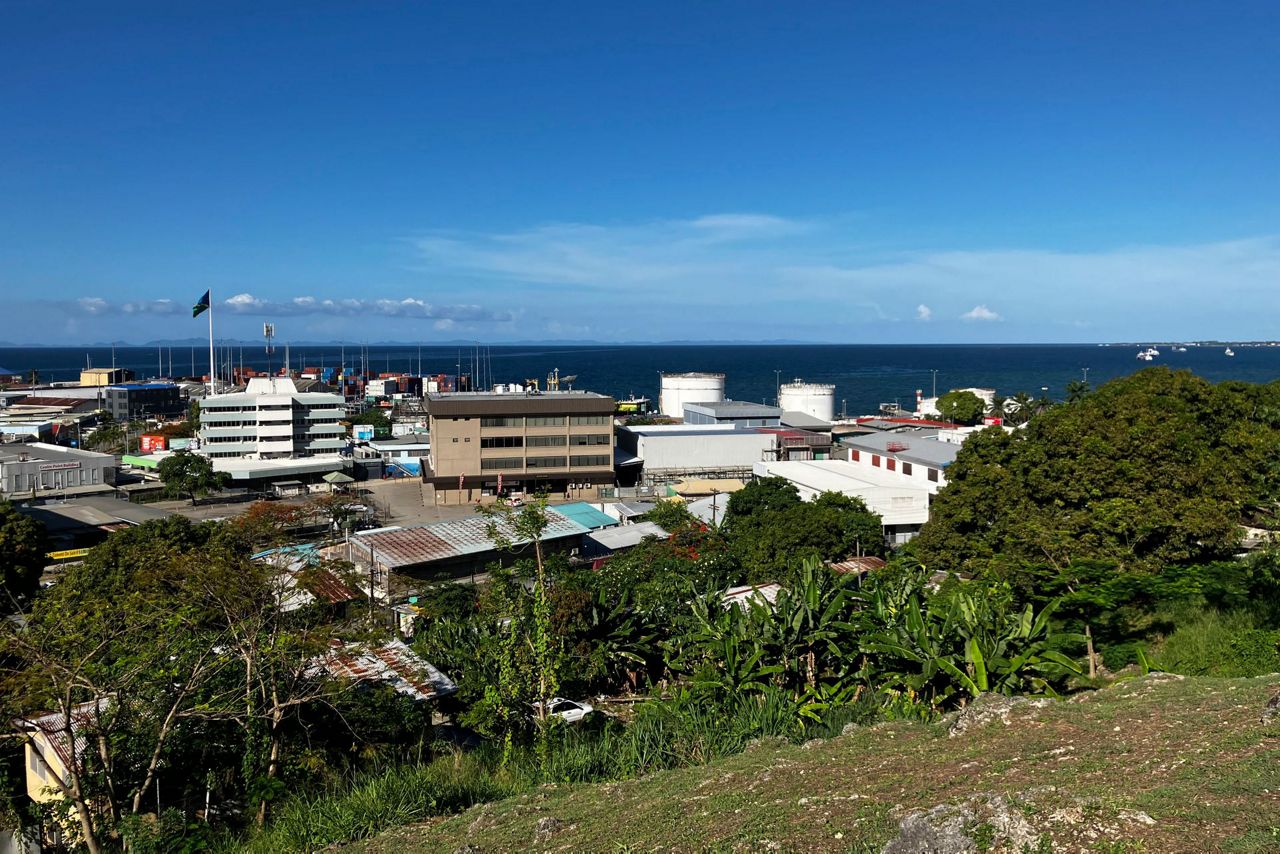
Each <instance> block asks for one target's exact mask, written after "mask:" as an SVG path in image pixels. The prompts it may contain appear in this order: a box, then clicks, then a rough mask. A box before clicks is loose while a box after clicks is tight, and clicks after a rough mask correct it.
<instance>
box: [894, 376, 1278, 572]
mask: <svg viewBox="0 0 1280 854" xmlns="http://www.w3.org/2000/svg"><path fill="white" fill-rule="evenodd" d="M1277 460H1280V386H1277V385H1275V384H1272V385H1268V386H1251V385H1248V384H1244V383H1223V384H1220V385H1217V386H1214V385H1211V384H1209V383H1208V382H1206V381H1204V380H1202V379H1200V378H1198V377H1195V376H1193V375H1192V374H1190V373H1189V372H1185V371H1179V372H1174V371H1170V370H1168V369H1165V368H1152V369H1147V370H1144V371H1141V372H1139V373H1137V374H1135V375H1133V376H1130V377H1126V378H1124V379H1120V380H1113V381H1111V382H1109V383H1107V384H1105V385H1103V386H1102V387H1100V388H1099V389H1098V390H1096V391H1094V392H1092V393H1090V394H1088V395H1087V396H1085V397H1083V398H1081V399H1080V400H1079V401H1077V402H1076V403H1074V404H1072V405H1069V406H1056V407H1054V408H1052V409H1051V410H1049V411H1047V412H1045V413H1043V414H1042V415H1039V416H1038V417H1037V418H1036V419H1035V420H1033V421H1031V422H1030V423H1029V424H1028V426H1027V428H1026V429H1025V430H1019V431H1017V432H1016V433H1014V434H1005V433H1004V432H1002V431H995V430H984V431H982V432H980V433H977V434H975V435H974V436H972V437H971V438H970V439H969V440H968V441H967V442H966V443H965V445H964V447H963V448H962V449H961V451H960V453H959V455H958V456H957V458H956V461H955V463H954V464H953V465H952V466H950V467H949V468H948V470H947V480H948V485H947V488H946V489H944V490H942V491H941V492H940V493H939V494H938V496H937V497H936V499H935V500H934V502H933V506H932V507H931V508H930V519H929V522H928V523H927V524H926V525H925V526H924V529H923V530H922V531H921V534H920V537H919V538H918V539H917V542H916V548H917V554H918V556H919V557H920V559H921V560H922V561H924V562H925V563H926V564H927V565H928V566H930V568H932V569H941V570H949V571H964V572H970V573H972V572H981V571H985V570H991V571H994V572H1007V571H1016V570H1018V568H1019V567H1022V566H1027V565H1031V566H1035V565H1047V566H1049V567H1051V568H1052V569H1053V571H1055V572H1061V571H1064V570H1065V569H1066V568H1067V567H1069V566H1070V565H1071V564H1073V563H1075V562H1078V561H1082V560H1093V561H1103V562H1106V563H1109V564H1111V565H1113V566H1114V567H1116V571H1119V572H1131V571H1137V572H1143V573H1148V574H1151V573H1159V572H1161V571H1162V570H1163V569H1164V568H1165V567H1168V566H1171V565H1178V564H1193V563H1207V562H1211V561H1214V560H1217V559H1221V558H1225V557H1228V556H1229V555H1230V554H1232V553H1233V551H1234V550H1235V547H1236V543H1237V542H1238V539H1239V525H1240V524H1241V523H1243V522H1257V523H1259V524H1264V525H1266V524H1270V525H1274V524H1275V523H1274V521H1273V520H1274V514H1275V510H1274V508H1275V506H1276V504H1275V502H1276V498H1277V491H1278V490H1280V478H1277Z"/></svg>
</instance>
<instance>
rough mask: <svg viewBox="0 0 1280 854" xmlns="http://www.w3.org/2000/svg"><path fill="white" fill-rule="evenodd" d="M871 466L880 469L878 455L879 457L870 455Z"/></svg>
mask: <svg viewBox="0 0 1280 854" xmlns="http://www.w3.org/2000/svg"><path fill="white" fill-rule="evenodd" d="M871 465H873V466H875V467H876V468H880V455H879V454H872V455H871Z"/></svg>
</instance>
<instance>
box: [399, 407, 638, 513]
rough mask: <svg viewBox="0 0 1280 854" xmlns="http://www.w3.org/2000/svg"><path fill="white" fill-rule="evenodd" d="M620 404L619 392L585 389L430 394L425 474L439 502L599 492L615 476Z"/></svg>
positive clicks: (595, 495)
mask: <svg viewBox="0 0 1280 854" xmlns="http://www.w3.org/2000/svg"><path fill="white" fill-rule="evenodd" d="M613 408H614V401H613V398H611V397H606V396H605V395H601V394H594V393H592V392H583V391H552V392H543V393H541V394H537V393H533V394H530V393H523V392H520V393H509V394H490V393H483V392H456V393H452V394H431V395H428V397H427V414H428V417H429V419H430V434H431V453H430V455H429V456H428V458H427V461H426V462H427V466H426V467H425V468H424V470H423V475H422V476H423V480H424V481H425V482H426V484H427V485H428V487H429V488H430V489H431V490H433V491H434V493H435V501H436V503H438V504H469V503H474V502H484V501H493V500H494V499H495V498H496V497H497V496H498V495H499V494H502V495H506V496H508V497H520V496H524V495H534V494H536V493H539V492H546V493H547V494H548V495H550V496H551V497H553V498H585V499H590V498H598V497H599V496H600V489H601V488H602V487H612V486H613V485H614V483H615V481H614V473H613Z"/></svg>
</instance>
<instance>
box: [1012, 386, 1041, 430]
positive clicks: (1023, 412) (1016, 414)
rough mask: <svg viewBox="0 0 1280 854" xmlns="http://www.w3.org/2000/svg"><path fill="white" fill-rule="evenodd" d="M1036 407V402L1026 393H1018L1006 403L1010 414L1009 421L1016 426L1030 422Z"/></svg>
mask: <svg viewBox="0 0 1280 854" xmlns="http://www.w3.org/2000/svg"><path fill="white" fill-rule="evenodd" d="M1034 406H1035V401H1034V400H1032V399H1031V395H1029V394H1027V393H1026V392H1025V391H1020V392H1018V393H1017V394H1015V395H1014V396H1013V397H1011V398H1009V400H1008V401H1006V402H1005V409H1006V410H1008V412H1009V420H1010V421H1012V422H1013V423H1014V424H1026V423H1027V422H1028V421H1030V420H1031V412H1032V409H1033V408H1034Z"/></svg>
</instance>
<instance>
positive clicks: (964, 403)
mask: <svg viewBox="0 0 1280 854" xmlns="http://www.w3.org/2000/svg"><path fill="white" fill-rule="evenodd" d="M986 411H987V405H986V404H985V403H983V402H982V398H980V397H978V396H977V395H976V394H974V393H973V392H971V391H949V392H947V393H946V394H944V395H942V396H941V397H939V398H938V414H939V415H941V416H942V417H943V419H945V420H947V421H950V422H952V423H954V424H977V423H978V422H979V421H981V420H982V416H983V414H984V413H985V412H986Z"/></svg>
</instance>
